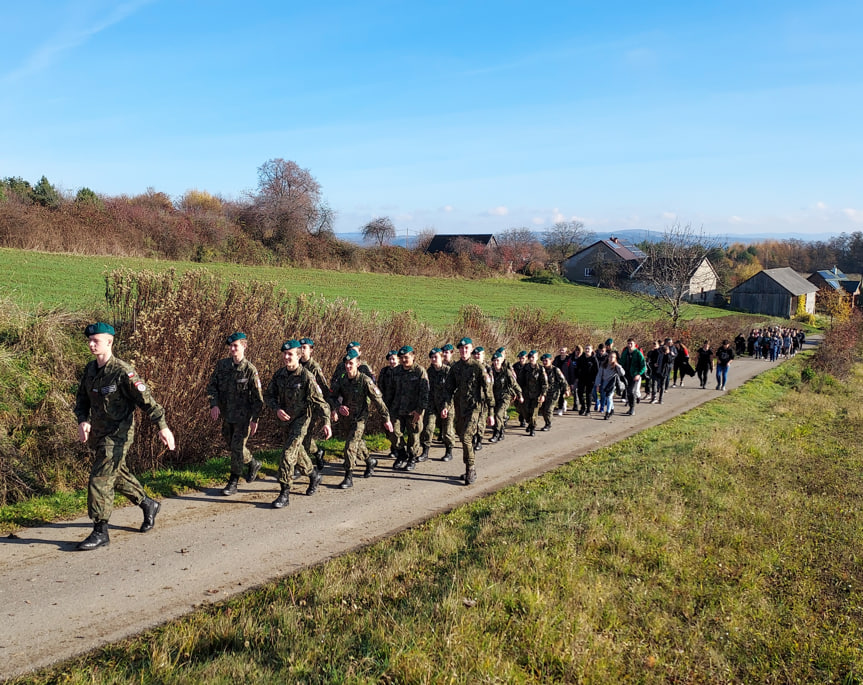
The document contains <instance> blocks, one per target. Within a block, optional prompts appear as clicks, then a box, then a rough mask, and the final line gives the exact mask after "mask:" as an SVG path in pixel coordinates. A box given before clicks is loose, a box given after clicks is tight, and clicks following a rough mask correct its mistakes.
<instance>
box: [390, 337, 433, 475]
mask: <svg viewBox="0 0 863 685" xmlns="http://www.w3.org/2000/svg"><path fill="white" fill-rule="evenodd" d="M415 357H416V355H415V353H414V348H413V347H411V346H410V345H405V346H404V347H402V348H400V349H399V364H400V366H399V369H398V371H396V392H395V399H394V400H393V412H392V419H393V432H394V433H395V434H396V435H398V437H399V447H398V455H399V456H398V459H397V460H396V462H395V464H393V468H394V469H398V470H400V471H413V470H414V469H415V468H416V466H417V462H418V461H419V455H420V433H421V432H422V428H423V417H424V416H425V412H426V409H428V401H429V378H428V374H426V371H425V369H424V368H423V367H422V366H420V365H419V364H415V363H414V360H415Z"/></svg>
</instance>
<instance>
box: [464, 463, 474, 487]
mask: <svg viewBox="0 0 863 685" xmlns="http://www.w3.org/2000/svg"><path fill="white" fill-rule="evenodd" d="M474 483H476V469H475V468H473V467H471V468H469V469H468V470H467V472H466V473H465V474H464V484H465V485H473V484H474Z"/></svg>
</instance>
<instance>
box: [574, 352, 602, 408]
mask: <svg viewBox="0 0 863 685" xmlns="http://www.w3.org/2000/svg"><path fill="white" fill-rule="evenodd" d="M598 373H599V362H598V361H597V359H596V355H595V354H594V353H593V346H592V345H585V346H584V352H583V353H582V355H581V356H580V357H579V358H578V361H576V363H575V383H576V385H575V389H576V393H577V395H578V402H579V403H580V404H581V406H580V407H579V409H578V413H579V414H581V415H583V416H590V407H591V406H592V405H594V404H596V402H597V401H598V400H597V398H596V388H595V387H594V386H595V385H596V374H598Z"/></svg>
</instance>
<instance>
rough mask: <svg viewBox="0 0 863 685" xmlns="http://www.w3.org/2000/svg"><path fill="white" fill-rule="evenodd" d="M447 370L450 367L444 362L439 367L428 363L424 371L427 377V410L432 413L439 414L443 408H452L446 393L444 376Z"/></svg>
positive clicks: (447, 372) (447, 373) (446, 374)
mask: <svg viewBox="0 0 863 685" xmlns="http://www.w3.org/2000/svg"><path fill="white" fill-rule="evenodd" d="M449 371H450V367H449V366H447V365H446V364H444V365H443V366H441V367H440V368H439V369H436V368H435V367H434V366H431V365H430V366H429V367H428V370H427V372H426V373H427V374H428V378H429V411H431V412H433V413H434V414H440V413H441V411H443V410H444V409H445V408H446V409H452V406H451V404H450V402H448V401H447V394H446V377H447V376H448V375H449Z"/></svg>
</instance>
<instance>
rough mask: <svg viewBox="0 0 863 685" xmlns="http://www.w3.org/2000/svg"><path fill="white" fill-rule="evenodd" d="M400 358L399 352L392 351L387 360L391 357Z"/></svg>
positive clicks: (388, 353)
mask: <svg viewBox="0 0 863 685" xmlns="http://www.w3.org/2000/svg"><path fill="white" fill-rule="evenodd" d="M398 356H399V351H398V350H390V351H389V352H387V359H389V358H390V357H398Z"/></svg>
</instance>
